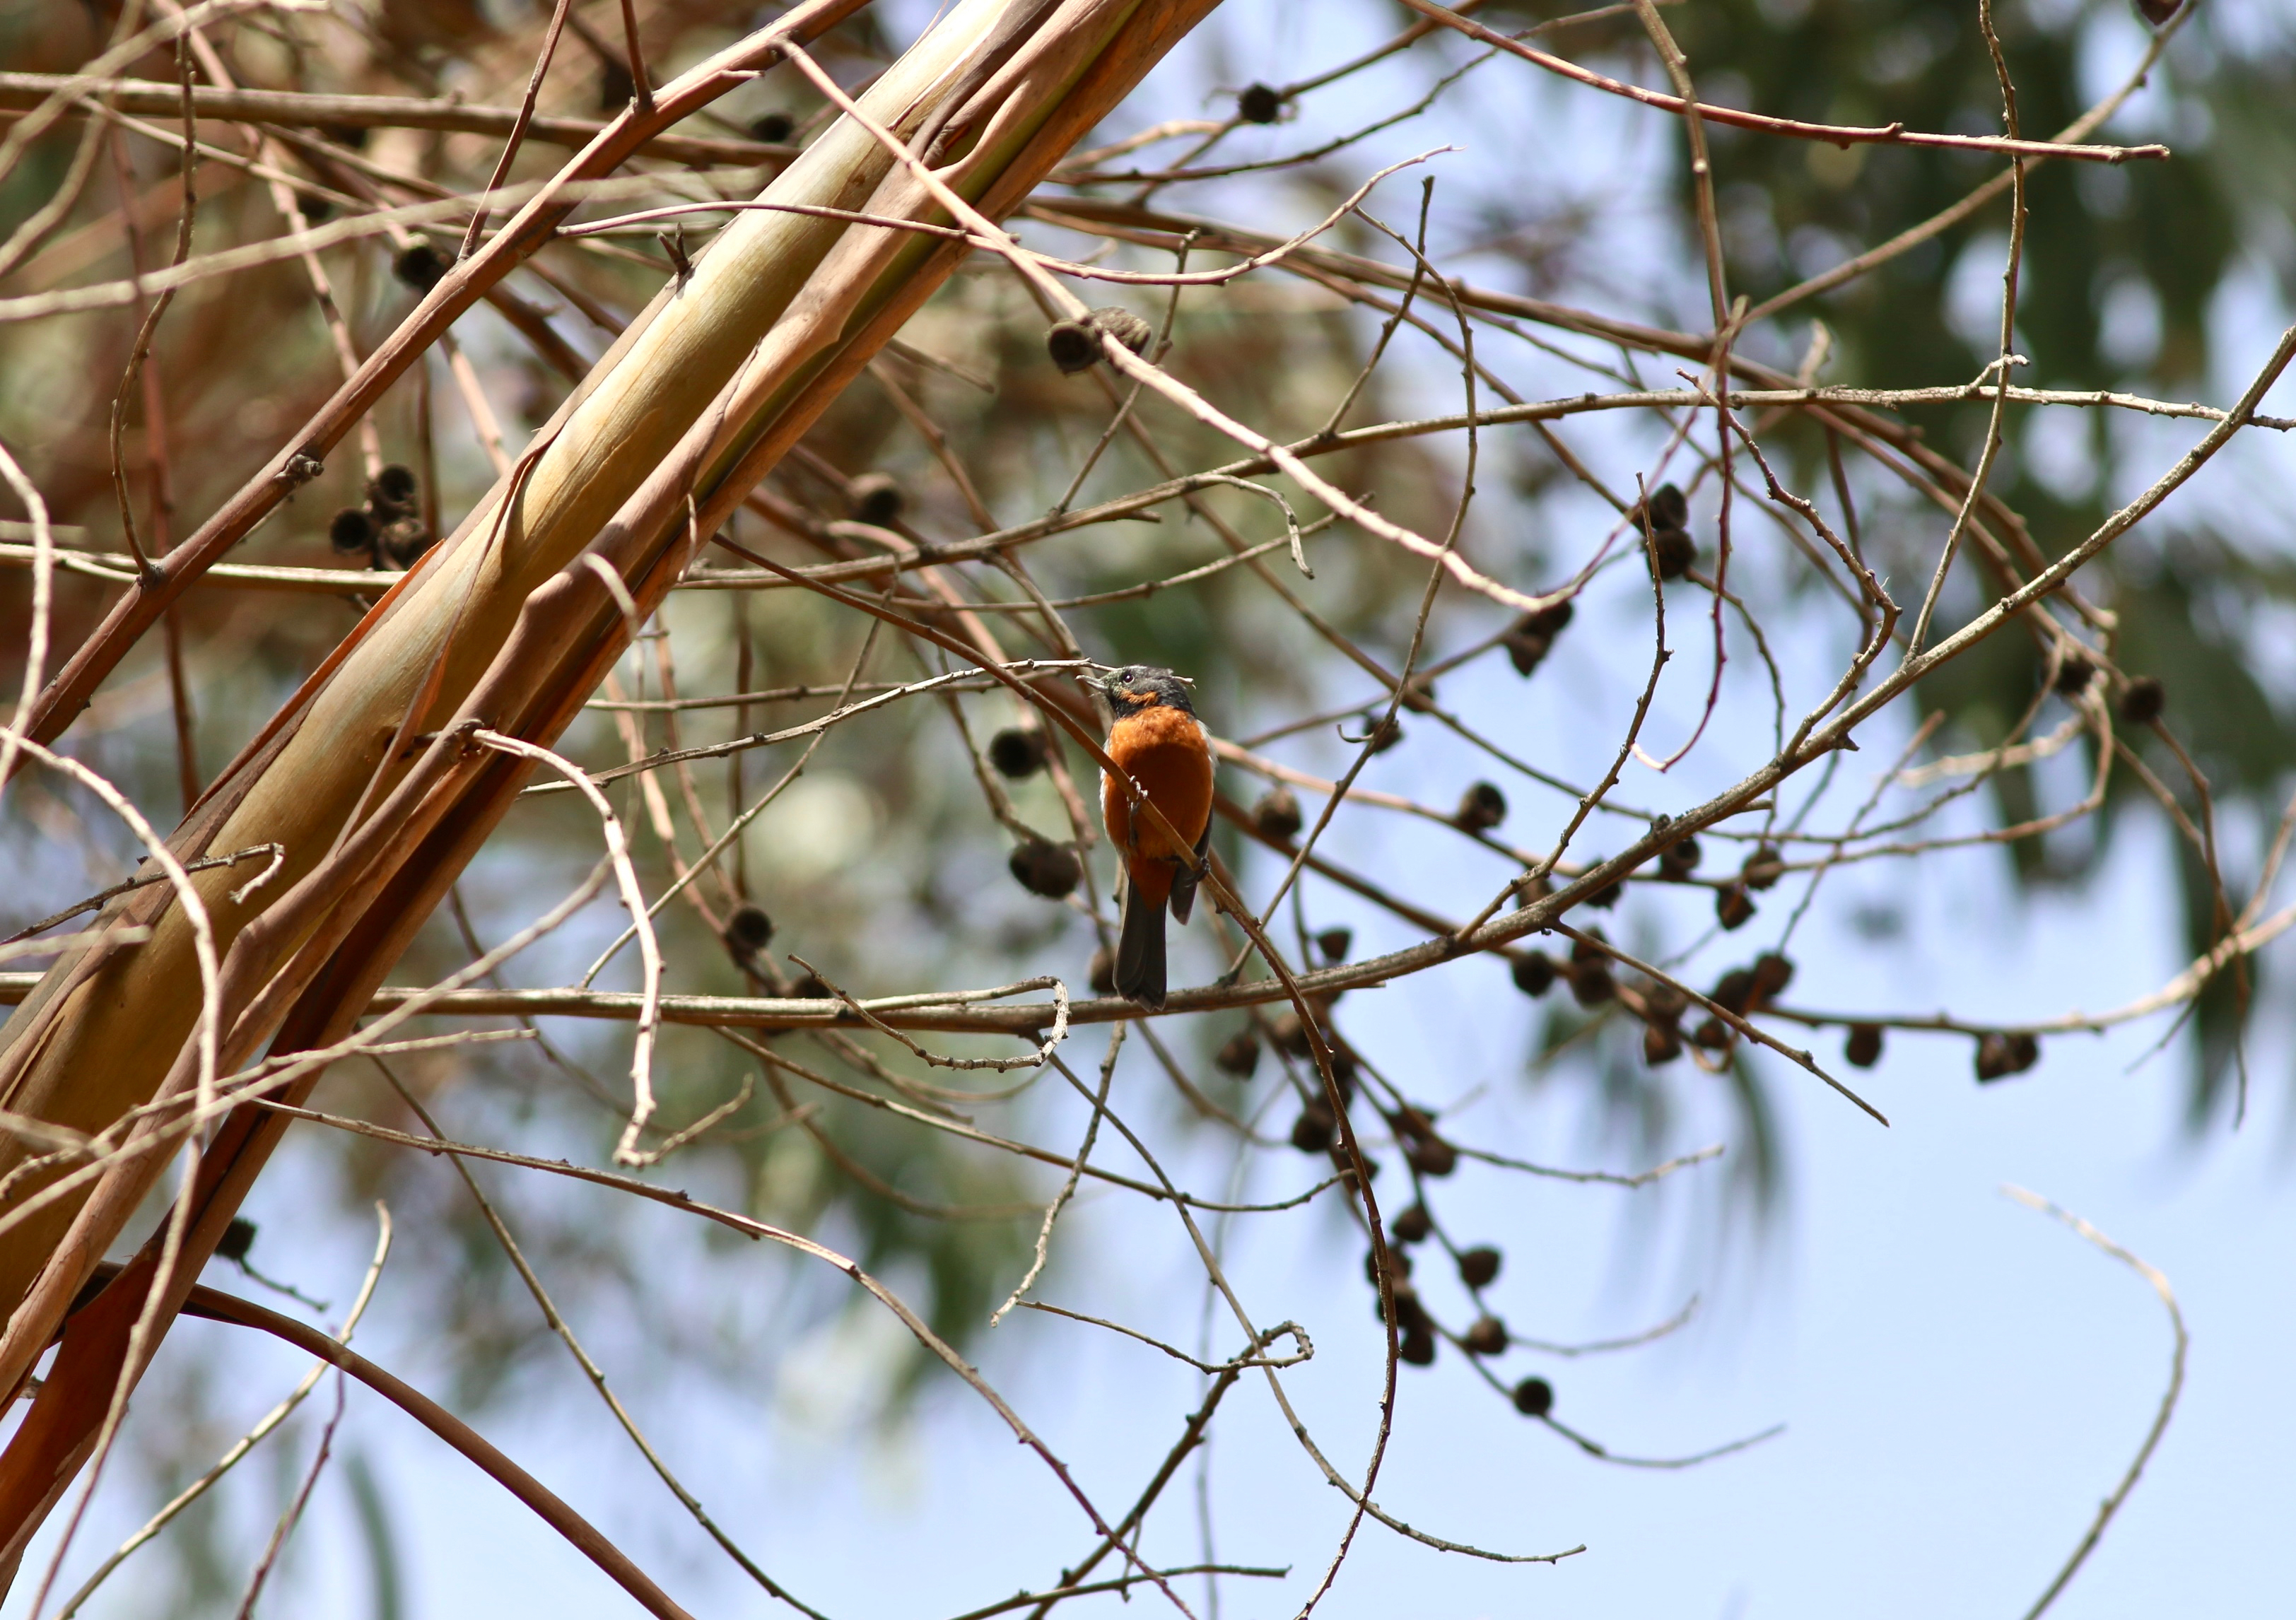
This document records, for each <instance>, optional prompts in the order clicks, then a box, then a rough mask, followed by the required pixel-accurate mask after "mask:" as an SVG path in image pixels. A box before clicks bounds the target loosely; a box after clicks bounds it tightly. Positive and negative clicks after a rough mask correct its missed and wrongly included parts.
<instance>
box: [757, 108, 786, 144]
mask: <svg viewBox="0 0 2296 1620" xmlns="http://www.w3.org/2000/svg"><path fill="white" fill-rule="evenodd" d="M796 133H797V120H796V119H793V118H791V116H790V115H789V114H788V113H786V112H761V113H759V114H758V116H757V117H756V118H753V119H750V139H751V140H752V141H762V142H764V143H766V144H767V145H768V146H779V145H780V144H781V143H783V142H784V141H786V140H788V139H789V138H790V136H791V135H795V134H796Z"/></svg>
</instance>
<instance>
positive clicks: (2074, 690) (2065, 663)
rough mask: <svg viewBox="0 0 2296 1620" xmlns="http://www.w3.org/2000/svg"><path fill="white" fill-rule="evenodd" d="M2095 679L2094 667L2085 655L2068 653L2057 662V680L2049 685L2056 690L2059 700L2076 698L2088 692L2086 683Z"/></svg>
mask: <svg viewBox="0 0 2296 1620" xmlns="http://www.w3.org/2000/svg"><path fill="white" fill-rule="evenodd" d="M2095 678H2096V666H2095V664H2093V663H2091V662H2090V661H2089V659H2088V655H2087V654H2086V653H2080V652H2068V653H2066V654H2065V656H2064V658H2063V659H2062V660H2060V661H2059V663H2058V665H2057V678H2056V679H2055V680H2054V681H2053V682H2052V683H2050V684H2052V685H2053V686H2054V687H2055V688H2056V691H2057V695H2058V696H2059V697H2061V698H2078V697H2079V696H2080V695H2081V693H2083V692H2085V691H2087V690H2088V683H2090V682H2091V681H2093V680H2095Z"/></svg>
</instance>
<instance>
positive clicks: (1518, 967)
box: [1513, 951, 1554, 996]
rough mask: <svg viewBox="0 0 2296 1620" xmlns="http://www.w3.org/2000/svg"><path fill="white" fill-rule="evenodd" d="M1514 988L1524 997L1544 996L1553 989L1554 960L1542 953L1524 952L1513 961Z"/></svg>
mask: <svg viewBox="0 0 2296 1620" xmlns="http://www.w3.org/2000/svg"><path fill="white" fill-rule="evenodd" d="M1513 973H1514V987H1515V988H1516V989H1518V990H1520V991H1521V992H1522V993H1523V994H1525V995H1530V996H1539V995H1545V994H1546V993H1547V992H1548V991H1549V990H1551V989H1553V988H1554V958H1553V957H1552V956H1549V955H1548V954H1547V953H1546V952H1544V951H1525V952H1524V953H1522V954H1521V955H1520V956H1518V957H1516V958H1515V959H1514V965H1513Z"/></svg>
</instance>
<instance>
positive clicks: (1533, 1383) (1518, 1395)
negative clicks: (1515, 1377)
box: [1514, 1379, 1554, 1418]
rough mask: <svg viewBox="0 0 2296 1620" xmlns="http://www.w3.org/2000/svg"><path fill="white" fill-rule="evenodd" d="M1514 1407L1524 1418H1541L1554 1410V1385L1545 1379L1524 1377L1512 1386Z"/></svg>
mask: <svg viewBox="0 0 2296 1620" xmlns="http://www.w3.org/2000/svg"><path fill="white" fill-rule="evenodd" d="M1514 1409H1515V1410H1516V1411H1519V1412H1521V1414H1522V1415H1523V1416H1524V1417H1526V1418H1543V1417H1545V1416H1546V1414H1547V1413H1548V1412H1551V1411H1554V1386H1553V1385H1551V1384H1549V1383H1548V1382H1547V1381H1546V1379H1523V1381H1522V1382H1521V1383H1520V1384H1517V1385H1516V1386H1515V1387H1514Z"/></svg>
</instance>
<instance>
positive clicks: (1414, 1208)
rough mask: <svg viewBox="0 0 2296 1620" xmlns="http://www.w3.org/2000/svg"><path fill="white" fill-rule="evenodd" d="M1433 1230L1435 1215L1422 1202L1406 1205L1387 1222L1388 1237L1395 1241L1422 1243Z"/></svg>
mask: <svg viewBox="0 0 2296 1620" xmlns="http://www.w3.org/2000/svg"><path fill="white" fill-rule="evenodd" d="M1434 1230H1435V1217H1434V1216H1433V1215H1429V1214H1428V1213H1427V1206H1426V1205H1424V1204H1411V1205H1407V1206H1406V1207H1404V1208H1403V1209H1401V1210H1399V1211H1398V1212H1397V1214H1396V1215H1395V1217H1394V1219H1392V1220H1390V1222H1388V1223H1387V1235H1388V1238H1389V1239H1390V1241H1392V1242H1395V1243H1424V1242H1425V1241H1426V1240H1427V1239H1428V1236H1429V1235H1430V1234H1431V1233H1432V1232H1433V1231H1434Z"/></svg>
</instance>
